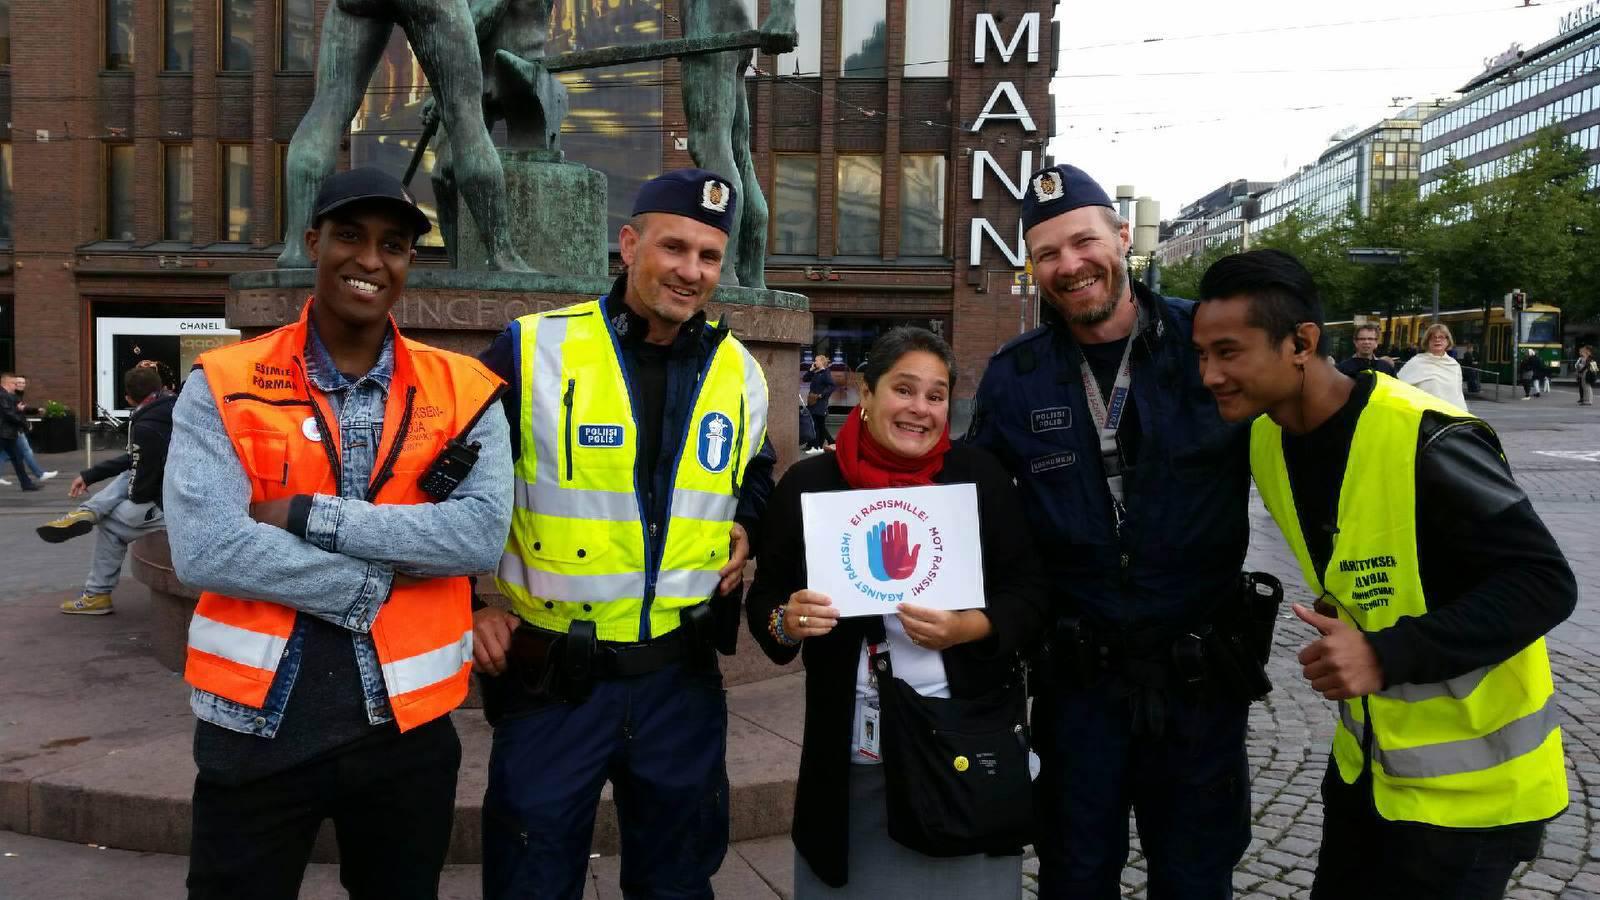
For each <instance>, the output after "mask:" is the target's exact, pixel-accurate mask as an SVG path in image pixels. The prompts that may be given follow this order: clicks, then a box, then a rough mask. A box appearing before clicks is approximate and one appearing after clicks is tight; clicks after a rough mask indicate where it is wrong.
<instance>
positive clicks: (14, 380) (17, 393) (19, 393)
mask: <svg viewBox="0 0 1600 900" xmlns="http://www.w3.org/2000/svg"><path fill="white" fill-rule="evenodd" d="M27 389H28V379H27V378H26V377H25V376H22V375H12V376H11V394H12V396H14V397H16V398H17V409H18V410H19V411H20V412H21V413H22V414H23V416H24V417H27V416H42V415H44V408H43V407H40V406H28V405H27V404H25V403H23V402H22V397H23V394H24V393H25V392H26V391H27ZM31 427H32V426H31V425H30V426H28V427H25V428H23V429H22V430H21V431H20V432H18V433H17V446H18V448H20V449H21V450H22V463H23V465H25V466H27V467H28V473H29V474H31V475H32V476H33V479H34V481H41V482H42V481H49V480H50V479H52V478H54V477H56V476H57V475H58V474H60V473H59V472H57V471H55V470H53V469H51V470H46V469H45V468H44V467H43V466H41V465H39V460H37V459H35V458H34V456H33V445H32V444H30V443H29V442H28V428H31ZM9 457H10V454H9V453H7V452H6V451H4V450H0V464H4V462H5V461H6V460H7V459H8V458H9ZM0 484H3V485H9V484H11V481H10V480H9V479H5V478H0Z"/></svg>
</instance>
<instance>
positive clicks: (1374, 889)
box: [1311, 760, 1544, 900]
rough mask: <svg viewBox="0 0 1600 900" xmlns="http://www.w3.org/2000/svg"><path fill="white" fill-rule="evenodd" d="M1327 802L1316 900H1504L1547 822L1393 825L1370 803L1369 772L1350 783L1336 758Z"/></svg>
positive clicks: (1325, 783)
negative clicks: (1485, 826) (1483, 826)
mask: <svg viewBox="0 0 1600 900" xmlns="http://www.w3.org/2000/svg"><path fill="white" fill-rule="evenodd" d="M1322 804H1323V813H1322V850H1321V852H1320V854H1319V855H1318V857H1317V876H1316V881H1315V882H1314V883H1313V884H1312V885H1311V898H1312V900H1349V898H1352V897H1355V898H1361V900H1500V898H1502V897H1504V896H1505V894H1506V884H1507V883H1508V882H1510V880H1511V872H1512V870H1514V869H1516V867H1517V863H1519V862H1523V861H1525V860H1530V859H1533V858H1534V857H1536V856H1538V855H1539V843H1540V841H1542V840H1543V839H1544V823H1543V822H1531V823H1528V824H1524V825H1513V826H1509V827H1506V828H1496V829H1491V830H1484V831H1475V830H1467V829H1459V828H1436V827H1434V826H1431V825H1421V824H1417V823H1414V822H1390V821H1388V820H1387V819H1385V818H1383V817H1382V816H1380V815H1378V810H1377V808H1376V807H1375V806H1374V805H1373V802H1372V782H1371V779H1370V777H1369V776H1363V777H1362V778H1360V779H1358V780H1357V781H1356V783H1355V784H1345V783H1344V779H1343V778H1340V777H1339V771H1338V768H1337V766H1336V764H1335V763H1334V762H1333V761H1332V760H1330V761H1329V762H1328V774H1327V775H1326V777H1324V778H1323V780H1322Z"/></svg>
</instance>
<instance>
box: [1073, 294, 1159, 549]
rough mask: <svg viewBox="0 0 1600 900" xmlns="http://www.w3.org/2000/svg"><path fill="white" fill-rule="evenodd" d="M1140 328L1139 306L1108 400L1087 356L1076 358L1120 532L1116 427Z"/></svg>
mask: <svg viewBox="0 0 1600 900" xmlns="http://www.w3.org/2000/svg"><path fill="white" fill-rule="evenodd" d="M1142 330H1144V308H1143V307H1140V308H1139V317H1138V319H1137V320H1135V321H1134V324H1133V331H1132V332H1131V333H1129V335H1128V344H1127V346H1126V347H1124V348H1123V349H1122V362H1121V364H1119V365H1118V366H1117V379H1116V381H1114V382H1113V383H1112V385H1111V398H1110V403H1109V404H1108V403H1107V402H1106V400H1105V399H1103V398H1101V396H1100V381H1099V379H1097V378H1095V377H1094V369H1093V368H1092V367H1090V365H1089V360H1088V359H1087V358H1082V359H1079V360H1078V366H1079V369H1080V373H1079V374H1081V375H1082V377H1083V395H1084V400H1085V401H1086V402H1088V404H1089V416H1090V418H1092V419H1093V420H1094V424H1095V427H1096V428H1097V429H1098V430H1099V435H1100V466H1101V469H1102V470H1103V471H1104V472H1105V476H1106V488H1107V489H1108V490H1109V491H1110V492H1111V519H1112V522H1113V523H1114V524H1115V526H1116V529H1117V532H1118V533H1119V534H1120V533H1121V532H1122V523H1123V522H1124V521H1126V520H1127V517H1128V510H1127V507H1126V506H1125V505H1124V503H1123V495H1122V449H1121V446H1120V444H1119V443H1118V441H1117V429H1118V428H1119V427H1121V425H1122V414H1123V413H1124V412H1126V411H1127V408H1128V391H1129V389H1130V388H1131V387H1132V386H1133V343H1134V341H1135V340H1137V339H1138V337H1139V332H1140V331H1142Z"/></svg>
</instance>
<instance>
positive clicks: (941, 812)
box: [866, 616, 1033, 856]
mask: <svg viewBox="0 0 1600 900" xmlns="http://www.w3.org/2000/svg"><path fill="white" fill-rule="evenodd" d="M866 624H867V641H868V644H869V657H870V659H871V671H872V674H873V678H874V680H875V681H876V682H877V686H878V697H879V705H880V708H881V713H880V715H881V724H880V727H881V728H882V733H883V747H882V751H883V752H882V756H883V772H884V778H885V781H886V787H887V794H888V818H889V837H891V838H893V839H894V840H895V841H896V842H897V843H899V844H901V845H903V846H906V847H909V848H911V849H912V850H915V851H917V852H918V853H923V854H926V855H928V856H967V855H970V854H973V853H994V854H1005V853H1015V852H1017V851H1018V850H1020V849H1021V848H1022V846H1023V845H1024V844H1028V843H1030V842H1032V840H1033V835H1032V828H1033V791H1032V784H1031V779H1030V777H1029V774H1028V742H1027V729H1026V728H1025V727H1024V723H1025V721H1026V717H1027V706H1026V704H1027V700H1026V697H1025V695H1024V686H1023V685H1022V683H1021V681H1020V679H1019V680H1017V681H1015V683H1008V684H1006V685H1005V686H1004V687H1001V688H998V689H996V690H994V691H991V692H989V693H988V694H985V695H983V696H982V697H976V698H971V699H964V698H950V699H945V698H941V697H924V696H922V695H921V694H919V693H917V692H916V690H915V689H914V688H912V687H911V685H909V684H907V683H906V682H904V681H902V680H901V679H899V678H896V677H895V676H894V668H893V666H892V665H891V664H890V662H889V645H888V641H887V639H886V637H885V635H884V629H883V619H882V618H880V617H877V616H873V617H870V618H869V619H867V620H866Z"/></svg>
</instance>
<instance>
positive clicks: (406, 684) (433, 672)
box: [383, 629, 472, 697]
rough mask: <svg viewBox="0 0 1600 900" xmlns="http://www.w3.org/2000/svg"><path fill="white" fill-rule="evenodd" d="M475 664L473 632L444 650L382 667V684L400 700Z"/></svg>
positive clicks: (421, 654)
mask: <svg viewBox="0 0 1600 900" xmlns="http://www.w3.org/2000/svg"><path fill="white" fill-rule="evenodd" d="M471 661H472V630H471V629H468V630H467V632H466V633H465V634H463V635H461V639H460V640H458V641H452V642H451V643H448V644H445V645H444V646H443V647H438V648H436V649H433V650H429V651H427V652H426V653H418V654H417V655H416V656H408V657H406V658H405V659H397V660H395V661H394V662H389V663H384V665H383V684H384V686H385V687H387V688H388V689H389V696H391V697H398V696H400V695H401V694H409V693H411V692H412V691H417V690H421V689H423V688H425V687H429V686H430V685H434V684H438V683H439V682H441V681H444V680H446V679H449V678H453V677H454V676H456V675H457V674H458V673H460V671H461V667H462V666H464V665H466V664H467V663H469V662H471Z"/></svg>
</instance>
